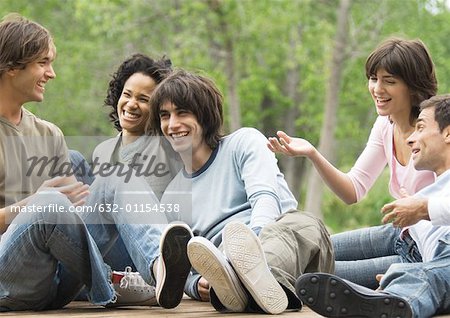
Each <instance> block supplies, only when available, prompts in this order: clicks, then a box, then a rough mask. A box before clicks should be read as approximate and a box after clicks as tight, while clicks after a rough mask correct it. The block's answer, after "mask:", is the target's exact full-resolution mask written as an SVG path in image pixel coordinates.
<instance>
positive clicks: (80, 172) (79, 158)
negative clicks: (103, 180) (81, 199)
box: [69, 149, 95, 184]
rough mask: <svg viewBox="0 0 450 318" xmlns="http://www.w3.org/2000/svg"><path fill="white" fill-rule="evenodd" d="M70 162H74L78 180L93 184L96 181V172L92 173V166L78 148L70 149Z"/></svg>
mask: <svg viewBox="0 0 450 318" xmlns="http://www.w3.org/2000/svg"><path fill="white" fill-rule="evenodd" d="M69 158H70V163H71V164H72V170H73V172H74V174H75V177H76V178H77V180H78V181H81V182H83V183H84V184H92V182H94V179H95V177H94V174H93V173H92V170H91V166H90V165H89V163H88V162H87V160H86V159H85V158H84V157H83V155H82V154H81V153H80V152H79V151H76V150H72V149H70V150H69Z"/></svg>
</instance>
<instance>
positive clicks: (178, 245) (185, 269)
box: [156, 225, 192, 309]
mask: <svg viewBox="0 0 450 318" xmlns="http://www.w3.org/2000/svg"><path fill="white" fill-rule="evenodd" d="M163 235H164V237H162V238H161V246H160V249H161V256H160V258H159V260H158V261H159V262H162V264H161V265H159V266H158V268H163V269H164V271H163V273H158V276H159V275H162V276H161V278H159V277H158V280H160V281H161V282H162V285H161V287H159V286H158V288H157V291H156V297H157V299H158V303H159V305H160V306H161V307H163V308H167V309H170V308H175V307H176V306H178V305H179V304H180V302H181V299H182V298H183V294H184V285H185V283H186V279H187V277H188V275H189V272H190V270H191V264H190V262H189V258H188V256H187V244H188V242H189V240H190V239H191V238H192V231H191V230H190V229H189V228H188V227H186V226H183V225H180V226H174V227H172V228H170V229H168V230H167V232H165V234H163ZM166 264H167V265H168V266H166ZM158 285H159V284H158Z"/></svg>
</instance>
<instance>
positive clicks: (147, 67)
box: [104, 53, 172, 131]
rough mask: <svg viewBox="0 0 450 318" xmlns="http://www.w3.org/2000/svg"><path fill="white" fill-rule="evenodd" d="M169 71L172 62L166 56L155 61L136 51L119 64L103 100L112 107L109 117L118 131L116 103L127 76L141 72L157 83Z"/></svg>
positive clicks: (170, 70)
mask: <svg viewBox="0 0 450 318" xmlns="http://www.w3.org/2000/svg"><path fill="white" fill-rule="evenodd" d="M171 72H172V62H171V61H170V59H169V58H167V57H166V56H163V57H162V58H161V59H159V60H156V61H155V60H153V59H152V58H150V57H148V56H146V55H144V54H141V53H137V54H133V55H132V56H131V57H130V58H128V59H126V60H125V61H124V62H122V64H120V66H119V68H118V69H117V71H116V72H115V73H114V74H113V75H112V79H111V81H110V82H109V86H108V91H107V95H106V98H105V100H104V106H108V107H111V108H112V110H111V112H110V113H109V119H110V121H111V122H112V123H113V124H114V127H115V128H116V129H117V130H118V131H122V127H121V126H120V122H119V116H118V115H117V103H118V102H119V98H120V95H121V94H122V90H123V87H124V86H125V82H126V81H127V80H128V78H130V76H131V75H133V74H135V73H142V74H144V75H148V76H150V77H151V78H152V79H153V80H154V81H155V83H156V84H159V83H161V82H162V80H163V79H164V78H166V77H167V76H168V75H169V74H170V73H171Z"/></svg>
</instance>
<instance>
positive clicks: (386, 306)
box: [295, 273, 412, 318]
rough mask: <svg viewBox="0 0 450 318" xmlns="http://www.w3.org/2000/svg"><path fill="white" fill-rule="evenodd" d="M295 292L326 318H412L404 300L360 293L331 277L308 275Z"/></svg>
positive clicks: (343, 281) (318, 274)
mask: <svg viewBox="0 0 450 318" xmlns="http://www.w3.org/2000/svg"><path fill="white" fill-rule="evenodd" d="M295 290H296V292H297V295H298V296H299V298H300V299H301V300H302V301H303V303H304V304H305V305H307V306H308V307H309V308H311V309H312V310H314V311H315V312H317V313H318V314H320V315H322V316H325V317H380V318H389V317H395V318H397V317H398V318H410V317H412V312H411V309H410V307H409V304H408V303H406V302H405V301H404V300H403V299H401V298H400V297H396V296H393V295H389V294H386V295H381V293H379V294H380V295H375V292H374V291H372V290H370V293H369V292H367V293H366V292H364V291H363V290H360V291H358V290H357V289H356V287H353V286H352V285H351V284H349V283H348V282H346V281H345V280H343V279H342V278H339V277H337V276H334V275H330V274H325V273H309V274H304V275H302V276H300V277H299V278H298V279H297V281H296V284H295ZM372 292H373V294H372Z"/></svg>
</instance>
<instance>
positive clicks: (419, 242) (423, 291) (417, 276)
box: [296, 95, 450, 317]
mask: <svg viewBox="0 0 450 318" xmlns="http://www.w3.org/2000/svg"><path fill="white" fill-rule="evenodd" d="M407 141H408V144H409V146H410V147H411V151H412V158H413V160H414V166H415V167H416V169H418V170H431V171H433V172H435V173H436V175H437V179H436V182H435V183H434V184H432V185H429V186H428V187H426V188H424V189H422V190H421V191H419V192H418V193H417V194H416V195H414V196H413V197H409V198H408V200H410V201H411V202H410V206H416V207H419V206H420V204H421V202H422V203H423V202H424V200H423V198H428V205H429V204H430V202H438V203H437V204H438V205H440V206H441V209H442V208H444V209H443V210H444V212H445V207H446V206H445V202H446V201H445V200H446V199H448V197H449V195H450V95H441V96H435V97H432V98H430V99H428V100H426V101H424V102H422V104H421V113H420V115H419V118H418V120H417V123H416V128H415V131H414V133H413V134H412V135H411V136H410V137H409V138H408V140H407ZM397 205H398V204H397ZM394 206H395V204H394ZM405 206H406V205H405ZM434 207H436V206H434ZM428 208H430V207H429V206H428ZM446 209H447V213H449V211H448V210H449V209H448V207H447V208H446ZM386 212H387V213H388V215H387V217H386V220H393V221H394V225H396V226H398V225H402V224H407V223H408V222H410V221H408V219H409V218H408V215H407V211H406V210H405V211H400V212H399V211H395V208H389V205H388V208H386ZM396 212H399V213H396ZM412 213H413V214H415V215H416V216H417V215H418V213H416V211H412ZM441 214H442V212H441ZM397 218H398V219H399V220H397ZM418 220H419V221H418V222H417V223H415V224H414V225H412V226H409V227H405V228H403V230H402V233H401V239H400V245H399V246H398V248H399V250H400V252H399V254H400V255H401V256H402V258H403V261H404V262H403V263H398V264H393V265H391V266H390V268H389V269H388V271H387V272H386V274H385V275H384V276H383V277H382V279H381V281H380V288H379V289H378V290H377V291H373V290H371V289H367V288H365V287H362V286H359V285H356V284H353V283H351V282H349V281H346V280H344V279H341V278H339V277H337V276H334V275H329V274H325V273H314V274H305V275H302V276H300V278H299V279H298V280H297V282H296V291H297V294H298V295H299V297H300V299H302V300H303V301H304V303H305V304H306V305H308V306H309V307H310V308H311V309H313V310H314V311H316V312H318V313H319V314H321V315H324V316H325V317H339V316H340V315H346V316H351V317H431V316H433V315H435V314H440V313H449V312H450V297H448V294H447V292H448V291H449V290H450V226H438V225H435V223H433V222H432V221H429V220H427V219H426V217H419V218H418Z"/></svg>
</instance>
